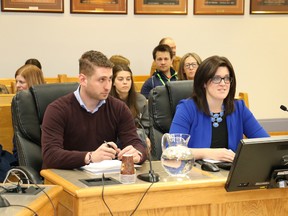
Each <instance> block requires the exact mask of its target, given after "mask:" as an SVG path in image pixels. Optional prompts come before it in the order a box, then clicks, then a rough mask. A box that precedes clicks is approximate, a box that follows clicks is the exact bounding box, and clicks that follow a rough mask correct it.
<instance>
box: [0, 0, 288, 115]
mask: <svg viewBox="0 0 288 216" xmlns="http://www.w3.org/2000/svg"><path fill="white" fill-rule="evenodd" d="M64 2H65V13H64V14H52V13H13V12H12V13H11V12H9V13H7V12H5V13H4V12H0V27H1V30H0V56H1V60H0V71H1V75H0V77H13V75H14V73H15V71H16V69H17V68H18V67H20V66H21V65H22V64H23V63H24V61H25V60H26V59H27V58H30V57H36V58H38V59H39V60H40V61H41V63H42V65H43V71H44V73H45V76H46V77H49V76H55V75H56V74H58V73H67V74H69V75H71V76H76V75H77V68H78V65H77V63H78V62H77V61H78V59H79V57H80V55H81V54H82V53H83V52H85V51H87V50H91V49H94V50H99V51H102V52H103V53H105V54H106V55H108V56H110V55H113V54H122V55H124V56H126V57H128V58H129V59H130V60H131V63H132V65H131V67H132V70H133V71H134V73H135V74H146V73H148V72H149V68H150V64H151V61H152V54H151V52H152V49H153V48H154V47H155V46H156V45H157V43H158V41H159V40H160V38H162V37H164V36H171V37H173V38H174V39H175V41H176V42H177V52H178V53H177V54H178V55H183V54H185V53H186V52H191V51H192V52H196V53H198V54H199V55H200V56H201V57H202V58H203V59H204V58H206V57H208V56H211V55H214V54H219V55H223V56H226V57H228V58H229V59H230V60H231V62H232V64H233V65H234V67H235V71H236V75H237V78H238V79H237V86H238V87H237V91H246V92H248V93H249V100H250V108H251V110H252V111H253V113H254V114H255V116H256V117H257V118H258V119H263V118H268V119H270V118H287V117H288V116H287V115H288V113H285V112H283V111H281V110H280V109H279V106H280V105H281V104H284V105H287V106H288V97H287V92H288V88H286V87H287V83H288V75H287V72H288V69H287V61H288V60H287V51H288V42H287V38H288V14H287V15H250V14H249V3H250V1H245V15H243V16H242V15H240V16H211V15H210V16H203V15H197V16H195V15H193V10H192V8H193V3H192V1H191V0H189V10H188V13H189V14H188V15H181V16H168V15H158V16H157V15H153V16H152V15H134V12H133V11H134V8H133V7H134V3H133V1H132V0H129V4H128V14H127V15H91V14H86V15H85V14H70V12H69V11H70V1H68V0H65V1H64Z"/></svg>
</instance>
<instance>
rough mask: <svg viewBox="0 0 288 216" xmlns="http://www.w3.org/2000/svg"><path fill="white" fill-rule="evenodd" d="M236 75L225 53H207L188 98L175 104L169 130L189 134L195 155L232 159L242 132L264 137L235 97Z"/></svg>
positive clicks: (257, 124) (221, 159) (258, 126)
mask: <svg viewBox="0 0 288 216" xmlns="http://www.w3.org/2000/svg"><path fill="white" fill-rule="evenodd" d="M235 91H236V76H235V73H234V69H233V67H232V64H231V63H230V61H229V60H228V59H227V58H225V57H220V56H211V57H209V58H207V59H205V60H204V61H203V62H202V63H201V64H200V66H199V68H198V70H197V73H196V75H195V77H194V85H193V93H192V98H189V99H185V100H181V101H180V102H179V104H178V105H177V109H176V113H175V116H174V118H173V120H172V124H171V127H170V131H169V133H186V134H190V135H191V139H190V141H189V143H188V147H189V148H193V153H194V156H195V159H196V160H197V159H213V160H220V161H228V162H232V161H233V159H234V156H235V151H236V150H237V147H238V144H239V142H240V140H241V139H243V135H245V136H246V137H247V138H256V137H268V136H269V135H268V134H267V132H266V131H265V130H264V129H263V128H262V126H261V125H260V124H259V123H258V122H257V120H256V119H255V117H254V116H253V114H252V113H251V111H250V110H249V109H248V108H247V107H246V106H245V103H244V101H243V100H235V99H234V97H235Z"/></svg>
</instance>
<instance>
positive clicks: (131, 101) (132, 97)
mask: <svg viewBox="0 0 288 216" xmlns="http://www.w3.org/2000/svg"><path fill="white" fill-rule="evenodd" d="M121 71H128V72H130V74H131V88H130V90H129V92H128V98H127V100H126V101H124V102H125V103H126V105H127V106H128V107H129V109H130V111H131V113H132V115H133V117H134V118H136V117H138V115H139V110H138V108H137V103H136V94H137V93H136V90H135V87H134V81H133V74H132V71H131V69H130V67H129V66H128V65H125V64H116V65H115V66H114V67H113V77H112V88H111V91H110V95H112V96H113V97H116V98H118V99H120V100H122V99H121V98H120V96H119V94H118V93H117V91H116V87H115V86H114V83H115V79H116V77H117V74H118V73H119V72H121Z"/></svg>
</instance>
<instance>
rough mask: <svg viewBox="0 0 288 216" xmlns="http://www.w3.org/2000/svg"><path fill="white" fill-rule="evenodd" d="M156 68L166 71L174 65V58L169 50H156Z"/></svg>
mask: <svg viewBox="0 0 288 216" xmlns="http://www.w3.org/2000/svg"><path fill="white" fill-rule="evenodd" d="M155 63H156V68H157V70H159V71H162V72H163V73H166V72H168V71H169V70H170V67H171V65H172V59H171V57H170V53H169V52H159V51H158V52H156V58H155Z"/></svg>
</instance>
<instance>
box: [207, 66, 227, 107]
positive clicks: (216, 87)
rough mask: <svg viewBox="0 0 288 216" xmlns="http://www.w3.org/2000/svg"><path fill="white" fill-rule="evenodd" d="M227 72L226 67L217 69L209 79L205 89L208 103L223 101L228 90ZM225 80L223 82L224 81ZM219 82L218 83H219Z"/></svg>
mask: <svg viewBox="0 0 288 216" xmlns="http://www.w3.org/2000/svg"><path fill="white" fill-rule="evenodd" d="M229 77H230V75H229V70H228V68H227V67H219V68H218V69H217V71H216V73H215V75H214V77H213V78H212V79H210V80H209V81H208V82H207V84H205V88H206V97H207V100H208V102H209V101H219V100H220V101H223V100H224V99H225V98H226V97H227V95H228V93H229V90H230V79H229ZM223 78H224V79H225V80H224V79H223ZM219 80H220V82H219Z"/></svg>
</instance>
